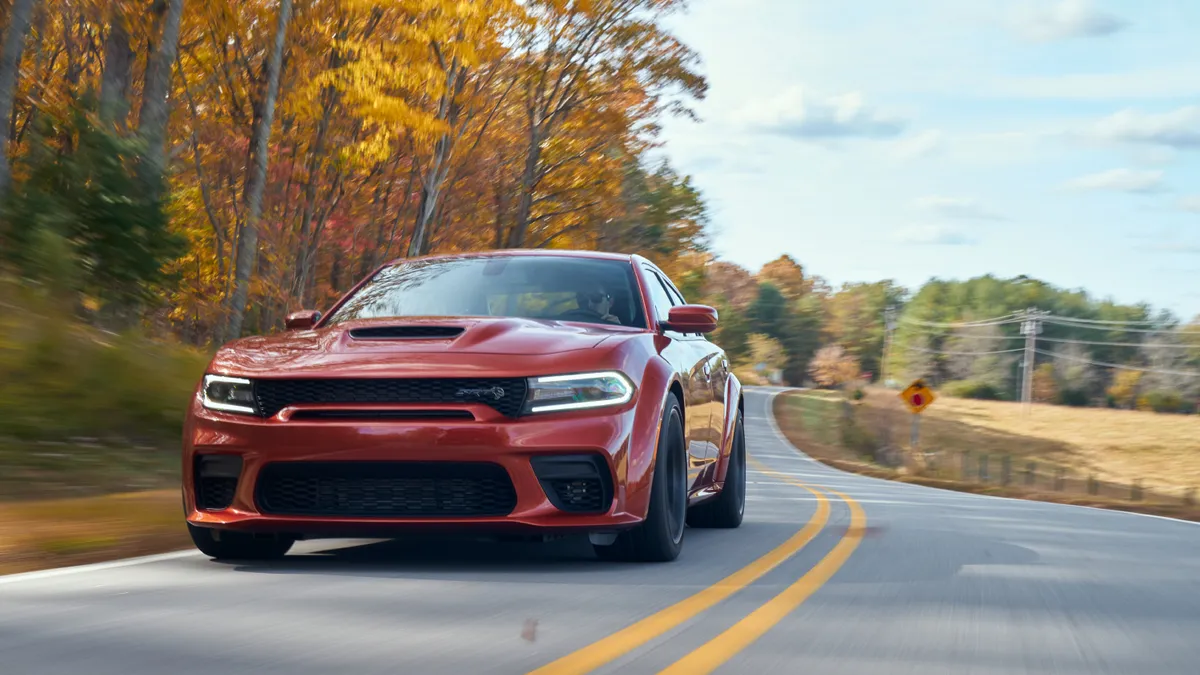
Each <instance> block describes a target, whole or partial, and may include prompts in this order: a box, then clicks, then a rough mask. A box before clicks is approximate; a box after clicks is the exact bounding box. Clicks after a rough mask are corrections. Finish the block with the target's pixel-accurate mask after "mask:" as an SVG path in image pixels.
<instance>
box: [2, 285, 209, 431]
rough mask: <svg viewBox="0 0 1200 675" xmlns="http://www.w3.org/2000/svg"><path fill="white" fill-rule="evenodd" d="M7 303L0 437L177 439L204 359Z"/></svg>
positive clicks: (31, 305) (30, 306)
mask: <svg viewBox="0 0 1200 675" xmlns="http://www.w3.org/2000/svg"><path fill="white" fill-rule="evenodd" d="M0 296H7V297H8V298H10V299H11V298H12V294H5V293H0ZM5 304H6V305H8V308H7V309H6V311H5V312H4V313H3V314H2V315H0V410H3V411H4V414H3V415H0V436H15V437H17V438H21V439H29V440H61V439H65V438H69V437H71V436H123V437H127V438H141V439H147V440H174V439H177V438H178V437H179V435H180V433H181V431H182V422H183V413H184V410H185V409H186V406H187V404H188V400H189V398H190V396H191V395H192V393H193V391H194V390H195V386H196V384H197V382H198V381H199V379H200V376H201V375H202V374H203V372H204V367H205V365H206V364H207V361H208V355H207V354H205V353H203V352H200V351H198V350H194V349H189V348H186V347H182V346H179V345H175V344H169V343H164V342H156V341H153V340H149V339H146V338H144V337H142V336H139V335H137V334H134V333H131V334H127V335H113V334H109V333H104V332H101V331H97V330H95V329H92V328H90V327H88V326H85V325H83V324H81V323H79V322H77V321H74V320H73V319H71V318H70V317H69V316H67V315H64V314H63V313H61V312H57V311H53V310H50V309H47V308H46V307H43V306H40V305H38V304H36V303H27V302H26V303H21V305H14V304H13V302H6V303H5Z"/></svg>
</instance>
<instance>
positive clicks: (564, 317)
mask: <svg viewBox="0 0 1200 675" xmlns="http://www.w3.org/2000/svg"><path fill="white" fill-rule="evenodd" d="M556 318H557V319H558V320H559V321H588V322H591V323H595V322H598V321H603V320H604V318H603V317H601V316H600V315H599V314H597V313H595V312H591V311H588V310H586V309H580V308H578V307H576V308H575V309H568V310H567V311H565V312H563V313H562V314H559V315H558V317H556Z"/></svg>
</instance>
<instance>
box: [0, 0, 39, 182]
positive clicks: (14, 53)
mask: <svg viewBox="0 0 1200 675" xmlns="http://www.w3.org/2000/svg"><path fill="white" fill-rule="evenodd" d="M32 12H33V0H13V2H12V4H11V5H10V6H9V10H8V26H7V27H6V28H5V30H4V45H3V47H0V120H3V121H5V122H7V120H8V119H9V118H11V117H12V110H13V90H14V89H15V88H16V86H17V75H18V70H19V68H20V64H21V52H22V51H24V49H25V35H26V34H27V33H28V32H29V16H30V14H31V13H32ZM11 166H12V165H11V159H10V155H9V150H8V136H7V134H6V135H5V136H4V138H3V139H0V199H3V198H4V197H5V196H7V194H8V189H9V185H10V184H11V183H12V168H11Z"/></svg>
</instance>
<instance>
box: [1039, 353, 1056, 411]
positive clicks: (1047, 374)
mask: <svg viewBox="0 0 1200 675" xmlns="http://www.w3.org/2000/svg"><path fill="white" fill-rule="evenodd" d="M1033 400H1034V401H1035V402H1036V403H1056V402H1058V381H1057V380H1056V379H1055V377H1054V364H1053V363H1043V364H1042V365H1040V366H1038V367H1037V368H1034V370H1033Z"/></svg>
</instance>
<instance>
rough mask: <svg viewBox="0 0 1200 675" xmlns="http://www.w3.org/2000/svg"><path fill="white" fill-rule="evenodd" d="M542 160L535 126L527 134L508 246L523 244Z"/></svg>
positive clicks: (515, 246) (539, 141)
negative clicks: (522, 167)
mask: <svg viewBox="0 0 1200 675" xmlns="http://www.w3.org/2000/svg"><path fill="white" fill-rule="evenodd" d="M541 160H542V143H541V138H540V137H539V135H538V133H537V129H536V127H535V128H534V130H532V131H531V132H530V134H529V152H528V153H527V154H526V155H525V170H524V171H523V172H522V173H521V191H520V197H519V198H518V201H517V213H516V217H515V218H514V219H513V225H512V229H511V230H509V232H508V241H507V242H506V245H507V247H508V248H521V247H522V246H525V238H526V235H527V234H528V233H529V219H530V216H531V215H532V212H533V192H534V190H535V189H536V188H537V170H538V165H539V164H540V163H541Z"/></svg>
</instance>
